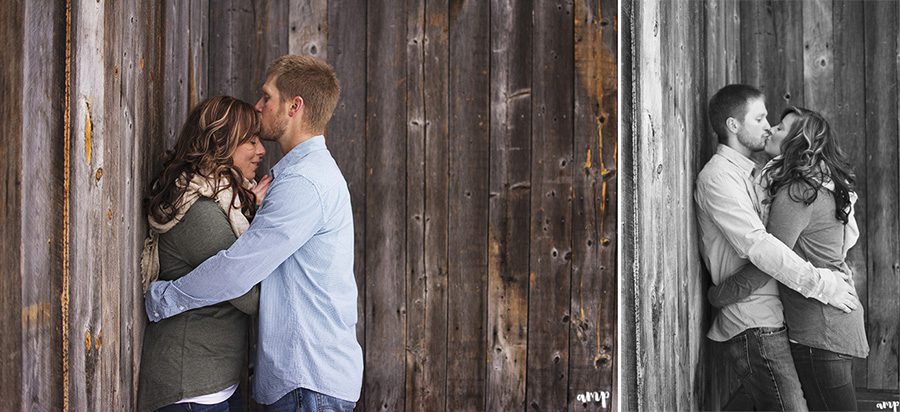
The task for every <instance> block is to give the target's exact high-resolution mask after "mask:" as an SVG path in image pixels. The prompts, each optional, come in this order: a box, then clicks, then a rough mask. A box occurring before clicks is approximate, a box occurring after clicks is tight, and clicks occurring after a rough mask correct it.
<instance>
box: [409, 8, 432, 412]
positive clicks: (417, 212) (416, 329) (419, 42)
mask: <svg viewBox="0 0 900 412" xmlns="http://www.w3.org/2000/svg"><path fill="white" fill-rule="evenodd" d="M406 9H407V23H406V74H407V81H406V109H407V115H406V116H407V120H406V142H407V149H406V150H407V152H406V153H407V155H406V170H407V173H406V251H407V253H406V288H407V292H406V293H407V295H406V307H407V308H408V312H407V324H406V327H407V330H406V336H407V337H406V347H407V348H408V349H407V351H406V382H405V383H406V398H405V401H404V402H405V404H406V405H409V407H410V408H411V407H412V405H420V407H421V406H424V405H435V403H434V400H433V399H430V396H429V395H430V393H429V391H430V388H429V380H430V378H431V376H429V375H430V373H432V369H431V365H430V362H431V360H432V359H431V358H430V356H429V355H432V354H431V353H429V352H428V351H427V350H426V349H425V344H426V330H427V329H428V326H429V325H428V323H427V319H426V316H427V314H428V312H427V311H428V309H430V308H429V307H428V303H430V302H427V298H428V289H427V287H426V282H427V279H428V278H427V276H426V274H425V222H424V220H425V210H426V209H425V198H426V196H425V188H426V186H425V184H426V180H425V167H426V162H425V146H426V142H425V121H426V120H425V113H426V107H425V85H424V82H425V76H426V73H425V68H424V60H425V48H424V43H425V25H426V22H425V2H424V1H421V0H408V1H407V2H406ZM434 355H437V354H434ZM426 402H427V403H426Z"/></svg>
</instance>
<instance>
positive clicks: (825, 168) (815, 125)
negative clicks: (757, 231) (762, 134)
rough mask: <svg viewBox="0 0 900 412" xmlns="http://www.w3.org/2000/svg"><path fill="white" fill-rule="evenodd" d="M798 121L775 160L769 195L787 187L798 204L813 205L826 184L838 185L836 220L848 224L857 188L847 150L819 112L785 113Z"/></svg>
mask: <svg viewBox="0 0 900 412" xmlns="http://www.w3.org/2000/svg"><path fill="white" fill-rule="evenodd" d="M792 114H793V115H796V116H797V117H798V118H797V120H796V121H794V123H793V124H792V125H791V128H790V130H789V131H788V134H787V136H786V137H785V138H784V141H782V142H781V157H780V158H776V159H775V160H774V161H773V164H772V167H771V168H770V169H769V170H771V176H770V177H771V184H770V185H769V194H770V195H771V196H773V197H774V196H775V194H776V193H778V190H779V189H781V188H785V189H786V190H788V195H789V196H790V197H791V200H793V201H795V202H803V203H804V204H806V205H809V204H811V203H812V202H814V201H815V200H816V198H817V197H818V195H819V189H821V188H822V187H823V185H824V184H825V183H826V182H829V181H831V182H833V183H834V191H833V192H834V205H835V212H834V213H835V217H836V218H837V219H838V220H840V221H841V222H844V224H846V223H847V215H848V214H849V213H850V192H852V191H853V190H854V188H855V182H856V175H854V174H853V170H852V168H851V167H850V163H849V162H848V161H847V156H846V155H845V154H844V151H843V150H841V148H840V147H839V146H838V145H837V142H836V141H835V138H834V135H833V134H832V133H831V126H830V125H829V124H828V121H826V120H825V118H823V117H822V115H820V114H819V113H816V112H814V111H812V110H807V109H803V108H799V107H792V108H789V109H787V110H785V111H784V113H782V115H781V119H782V120H784V118H785V117H787V116H789V115H792Z"/></svg>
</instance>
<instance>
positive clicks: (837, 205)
mask: <svg viewBox="0 0 900 412" xmlns="http://www.w3.org/2000/svg"><path fill="white" fill-rule="evenodd" d="M765 150H766V152H767V153H768V154H769V155H771V156H774V158H773V159H772V161H770V162H769V164H768V165H766V167H765V169H764V172H763V178H762V183H761V184H762V185H763V186H764V188H765V189H766V192H767V194H768V195H769V196H770V198H771V201H770V202H769V204H770V207H769V215H768V223H767V225H766V228H767V230H768V231H769V233H771V234H772V235H774V236H775V237H777V238H778V239H779V240H781V241H782V242H784V243H785V244H786V245H788V246H789V247H792V248H793V249H794V251H795V252H797V254H798V255H799V256H800V257H803V258H805V259H806V260H808V261H809V262H810V263H812V264H813V265H814V266H816V267H819V268H828V269H832V270H835V271H841V272H843V273H845V274H847V281H848V282H850V284H851V285H852V284H853V276H852V272H851V270H850V267H849V266H848V265H847V262H846V258H847V251H848V250H849V249H850V248H851V247H852V246H853V245H854V244H855V243H856V240H857V238H858V237H859V231H858V230H857V226H856V221H855V220H854V216H853V205H854V203H855V199H856V193H854V191H853V188H854V179H855V176H854V174H853V171H852V170H851V168H850V165H849V163H848V162H847V158H846V156H845V155H844V153H843V151H842V150H841V149H840V147H838V145H837V142H836V140H835V138H834V136H833V135H832V132H831V127H830V126H829V124H828V122H827V121H826V120H825V119H824V118H823V117H822V116H821V115H820V114H818V113H816V112H814V111H811V110H806V109H800V108H796V107H795V108H790V109H788V110H786V111H785V112H784V114H782V116H781V123H780V124H778V125H777V126H775V127H773V128H772V130H771V132H770V135H769V137H768V141H767V143H766V149H765ZM770 279H771V278H770V277H769V276H768V275H766V274H765V273H763V272H762V271H760V270H759V269H757V268H756V267H754V266H753V265H746V266H744V267H743V268H741V269H740V270H739V271H738V273H736V274H735V275H732V276H731V277H729V278H728V279H726V280H725V281H724V282H722V283H721V284H719V285H718V286H716V287H714V288H712V289H710V292H709V298H710V302H711V303H712V304H713V305H714V306H717V307H722V306H725V305H728V304H731V303H734V302H737V301H738V300H740V299H743V298H745V297H747V296H749V295H750V292H752V291H753V290H755V289H756V288H759V287H762V286H763V285H765V283H766V282H767V281H769V280H770ZM778 290H779V293H780V296H781V302H782V304H783V305H784V317H785V321H786V323H787V327H788V336H789V338H790V340H791V355H792V357H793V359H794V365H795V366H796V368H797V375H798V377H799V378H800V385H801V387H802V388H803V396H804V398H806V402H807V405H808V406H809V409H810V410H816V411H818V410H831V411H849V410H856V409H857V404H856V392H855V388H854V384H853V373H852V366H853V358H854V357H856V358H865V357H867V356H868V353H869V344H868V341H867V340H866V331H865V322H864V317H863V309H862V306H861V305H858V308H857V309H856V310H853V311H852V312H849V313H845V312H844V311H841V310H839V309H837V308H834V307H832V306H828V305H825V304H823V303H821V302H819V301H817V300H815V299H808V298H804V297H803V296H802V295H801V294H799V293H797V292H796V291H794V290H792V289H790V288H788V287H786V286H784V285H781V284H779V289H778Z"/></svg>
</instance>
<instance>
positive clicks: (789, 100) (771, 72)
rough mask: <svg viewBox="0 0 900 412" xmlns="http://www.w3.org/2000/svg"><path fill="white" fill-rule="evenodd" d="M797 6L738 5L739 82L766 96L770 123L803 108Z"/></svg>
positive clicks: (775, 3)
mask: <svg viewBox="0 0 900 412" xmlns="http://www.w3.org/2000/svg"><path fill="white" fill-rule="evenodd" d="M801 6H802V4H801V2H794V1H772V0H767V1H758V2H749V1H745V2H741V3H740V13H741V53H742V55H741V79H742V81H743V82H744V83H746V84H749V85H752V86H755V87H758V88H759V89H760V90H762V91H763V92H764V93H765V95H766V106H767V108H768V109H769V119H770V122H771V121H774V118H775V117H777V116H778V114H779V113H780V112H781V110H782V109H783V108H785V107H788V106H790V105H797V106H803V104H804V101H803V97H804V96H803V90H804V88H803V65H802V63H803V60H802V58H803V54H802V39H803V26H802V24H800V23H799V22H801V21H802V9H801Z"/></svg>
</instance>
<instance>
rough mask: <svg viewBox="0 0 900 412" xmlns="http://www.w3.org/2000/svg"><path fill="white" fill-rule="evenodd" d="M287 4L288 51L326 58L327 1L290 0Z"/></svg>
mask: <svg viewBox="0 0 900 412" xmlns="http://www.w3.org/2000/svg"><path fill="white" fill-rule="evenodd" d="M289 4H290V6H289V8H290V10H289V12H288V25H289V28H290V32H289V35H288V53H290V54H302V55H306V56H314V57H318V58H320V59H322V60H328V1H327V0H290V3H289ZM273 31H275V30H273ZM276 32H277V31H276Z"/></svg>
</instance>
